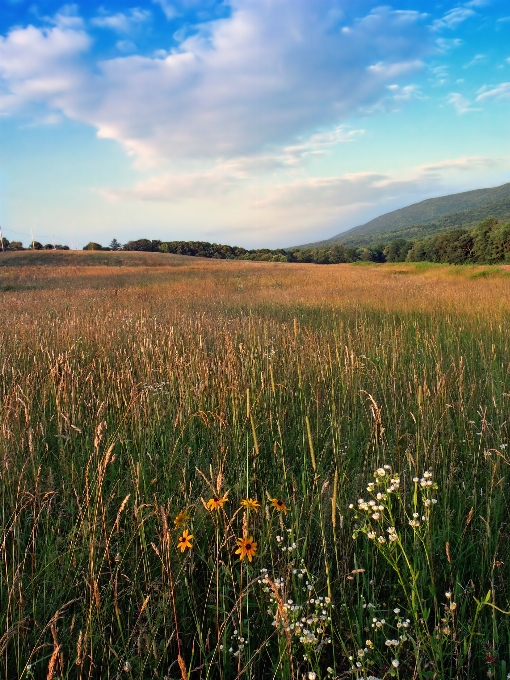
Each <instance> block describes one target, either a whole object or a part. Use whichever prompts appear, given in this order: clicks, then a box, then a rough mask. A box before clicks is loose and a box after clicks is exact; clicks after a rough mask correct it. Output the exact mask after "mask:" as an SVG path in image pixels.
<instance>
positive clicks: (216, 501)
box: [207, 494, 228, 510]
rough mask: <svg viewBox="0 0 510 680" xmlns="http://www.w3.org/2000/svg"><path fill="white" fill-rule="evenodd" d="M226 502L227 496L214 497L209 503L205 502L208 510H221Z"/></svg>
mask: <svg viewBox="0 0 510 680" xmlns="http://www.w3.org/2000/svg"><path fill="white" fill-rule="evenodd" d="M227 501H228V498H227V494H225V495H224V496H221V497H220V496H214V498H211V499H210V500H209V501H207V508H208V509H209V510H221V508H222V507H223V504H224V503H226V502H227Z"/></svg>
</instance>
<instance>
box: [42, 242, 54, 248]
mask: <svg viewBox="0 0 510 680" xmlns="http://www.w3.org/2000/svg"><path fill="white" fill-rule="evenodd" d="M44 250H55V249H54V247H53V243H47V244H46V245H45V246H44Z"/></svg>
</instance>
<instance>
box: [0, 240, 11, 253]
mask: <svg viewBox="0 0 510 680" xmlns="http://www.w3.org/2000/svg"><path fill="white" fill-rule="evenodd" d="M4 250H9V241H8V240H7V239H6V238H2V242H1V243H0V252H2V251H4Z"/></svg>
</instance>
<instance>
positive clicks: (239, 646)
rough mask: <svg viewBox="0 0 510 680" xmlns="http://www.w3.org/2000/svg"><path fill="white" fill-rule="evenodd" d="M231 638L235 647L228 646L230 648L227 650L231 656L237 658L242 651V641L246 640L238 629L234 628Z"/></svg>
mask: <svg viewBox="0 0 510 680" xmlns="http://www.w3.org/2000/svg"><path fill="white" fill-rule="evenodd" d="M231 639H232V641H233V643H234V645H235V646H236V647H237V649H234V647H233V646H232V647H230V649H229V650H228V651H229V652H230V654H232V656H234V657H235V658H236V659H237V658H238V657H240V656H241V655H242V653H243V649H244V643H245V642H246V640H245V639H244V637H243V636H242V635H241V634H240V633H239V631H238V630H234V633H233V635H232V638H231Z"/></svg>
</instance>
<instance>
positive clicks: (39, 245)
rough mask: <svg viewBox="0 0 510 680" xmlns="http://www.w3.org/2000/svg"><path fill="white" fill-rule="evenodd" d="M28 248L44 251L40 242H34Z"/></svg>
mask: <svg viewBox="0 0 510 680" xmlns="http://www.w3.org/2000/svg"><path fill="white" fill-rule="evenodd" d="M28 247H29V249H30V250H42V249H43V244H42V243H39V241H32V243H31V244H30V245H29V246H28Z"/></svg>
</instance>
